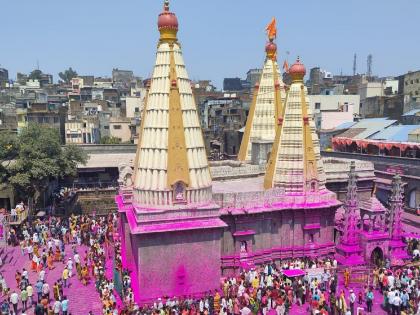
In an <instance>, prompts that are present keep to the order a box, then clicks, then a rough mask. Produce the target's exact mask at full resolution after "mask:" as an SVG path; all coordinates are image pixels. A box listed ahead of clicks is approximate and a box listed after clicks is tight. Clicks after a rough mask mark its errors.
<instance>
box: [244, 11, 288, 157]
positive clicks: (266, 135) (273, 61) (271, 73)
mask: <svg viewBox="0 0 420 315" xmlns="http://www.w3.org/2000/svg"><path fill="white" fill-rule="evenodd" d="M276 33H277V31H276V28H275V19H273V21H272V22H271V23H270V24H269V25H268V26H267V34H268V40H269V41H268V43H267V44H266V46H265V52H266V58H265V63H264V67H263V71H262V74H261V78H260V81H259V83H257V84H256V85H255V87H254V95H253V99H252V103H251V107H250V110H249V114H248V119H247V122H246V126H245V132H244V135H243V138H242V143H241V147H240V150H239V154H238V159H239V160H240V161H250V160H251V157H252V142H253V141H255V140H268V141H274V137H275V134H276V125H277V117H278V116H279V113H280V112H281V110H282V104H284V101H285V99H286V91H285V86H284V83H283V80H282V76H281V73H280V70H279V67H278V64H277V45H276V43H275V42H274V39H275V38H276Z"/></svg>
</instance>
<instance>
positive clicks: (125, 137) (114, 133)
mask: <svg viewBox="0 0 420 315" xmlns="http://www.w3.org/2000/svg"><path fill="white" fill-rule="evenodd" d="M109 135H110V136H111V137H114V138H117V139H119V140H120V141H121V142H122V143H130V142H131V140H132V137H133V135H132V131H131V119H130V118H126V117H118V116H117V117H115V116H112V117H110V118H109Z"/></svg>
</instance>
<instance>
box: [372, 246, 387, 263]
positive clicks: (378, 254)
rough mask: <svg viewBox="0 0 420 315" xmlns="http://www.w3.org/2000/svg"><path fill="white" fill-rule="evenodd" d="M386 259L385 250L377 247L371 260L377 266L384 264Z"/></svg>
mask: <svg viewBox="0 0 420 315" xmlns="http://www.w3.org/2000/svg"><path fill="white" fill-rule="evenodd" d="M383 261H384V252H383V251H382V249H381V248H380V247H376V248H375V249H374V250H373V251H372V254H370V262H371V264H372V265H375V266H377V267H380V266H382V264H383Z"/></svg>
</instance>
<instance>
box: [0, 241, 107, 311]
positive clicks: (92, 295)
mask: <svg viewBox="0 0 420 315" xmlns="http://www.w3.org/2000/svg"><path fill="white" fill-rule="evenodd" d="M79 249H80V250H79V255H80V256H81V258H82V259H83V258H84V252H85V250H86V247H84V246H80V247H79ZM70 251H71V247H70V246H66V258H68V257H73V255H70ZM0 255H1V257H2V258H3V266H2V267H1V268H0V272H1V273H2V274H3V276H4V277H5V279H6V282H7V285H8V286H9V288H10V291H11V292H13V290H14V289H16V280H15V272H16V270H19V271H22V268H26V270H30V267H31V266H30V261H29V259H28V256H27V255H25V256H23V255H22V253H21V251H20V249H19V248H18V247H2V248H0ZM54 266H55V268H54V269H53V270H47V272H46V277H45V279H46V281H47V282H48V284H49V286H50V290H51V292H52V287H53V285H54V282H55V281H57V280H58V279H60V278H61V274H62V272H63V269H64V264H63V263H61V262H58V263H57V262H56V263H54ZM108 269H109V268H108ZM37 279H38V273H36V272H33V271H29V282H30V283H31V284H32V285H34V284H35V283H36V280H37ZM16 292H18V293H20V290H17V291H16ZM34 292H35V289H34ZM34 295H36V293H34ZM64 295H66V296H67V298H68V299H69V313H71V314H73V315H85V314H86V315H87V314H88V313H89V311H92V312H93V314H95V315H101V314H102V304H101V301H100V298H99V294H98V292H97V291H96V290H95V285H94V282H93V281H91V282H90V283H89V284H88V285H87V286H84V285H82V283H81V282H80V281H79V280H78V279H77V277H76V276H75V275H73V277H72V278H71V280H70V287H69V288H67V289H66V288H64ZM50 296H51V297H52V296H53V295H52V293H51V294H50ZM3 299H4V297H1V299H0V300H1V301H3ZM52 303H53V300H52ZM50 304H51V303H50ZM21 306H22V305H21V304H20V303H19V312H20V311H21ZM26 313H27V314H28V315H31V314H34V312H33V309H32V308H31V309H29V310H27V312H26ZM19 314H20V313H19Z"/></svg>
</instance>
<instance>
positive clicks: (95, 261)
mask: <svg viewBox="0 0 420 315" xmlns="http://www.w3.org/2000/svg"><path fill="white" fill-rule="evenodd" d="M116 222H117V219H116V215H115V214H110V215H109V216H108V217H98V218H94V217H88V216H74V215H72V216H70V217H69V218H66V219H62V218H57V217H53V216H50V217H48V218H47V219H44V220H41V219H36V220H35V221H33V222H31V223H26V224H25V225H23V226H22V227H21V228H19V229H17V228H13V227H11V228H10V231H9V233H8V234H9V238H8V241H9V244H10V245H14V246H19V247H20V252H21V255H23V256H25V259H27V261H28V263H29V265H30V268H28V269H26V268H22V269H17V270H16V272H15V280H16V283H14V284H13V283H7V281H6V279H5V277H4V276H3V275H2V274H1V273H0V290H1V293H2V294H1V295H2V302H1V305H0V311H1V314H2V315H3V314H19V313H18V312H20V314H26V311H27V310H28V309H32V310H33V314H35V315H44V314H48V315H50V314H62V315H68V314H71V311H70V309H71V298H72V297H69V298H68V297H67V296H66V291H67V289H68V288H69V286H70V285H71V282H73V281H79V282H80V283H81V285H84V286H86V285H88V284H89V283H92V282H94V284H95V287H96V290H97V291H98V294H99V296H100V298H101V300H102V302H103V305H104V314H113V315H114V314H118V310H117V305H116V297H115V294H114V289H113V283H112V281H110V280H108V279H106V275H105V263H106V258H107V257H106V253H108V257H111V256H113V254H112V246H111V243H112V242H113V235H114V231H115V228H116ZM66 248H67V250H66ZM83 250H84V252H83ZM56 268H59V269H60V270H59V273H58V274H59V275H60V277H59V278H57V279H56V280H55V281H54V283H53V285H50V284H49V283H48V282H47V281H46V277H47V276H48V275H49V274H50V272H51V271H52V270H54V269H56ZM30 273H36V280H35V281H34V280H33V279H32V280H33V281H32V282H31V281H30ZM55 274H57V273H55ZM32 278H33V277H32ZM74 278H77V280H74ZM50 283H51V282H50ZM74 314H77V312H76V313H74ZM92 314H93V313H92Z"/></svg>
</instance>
